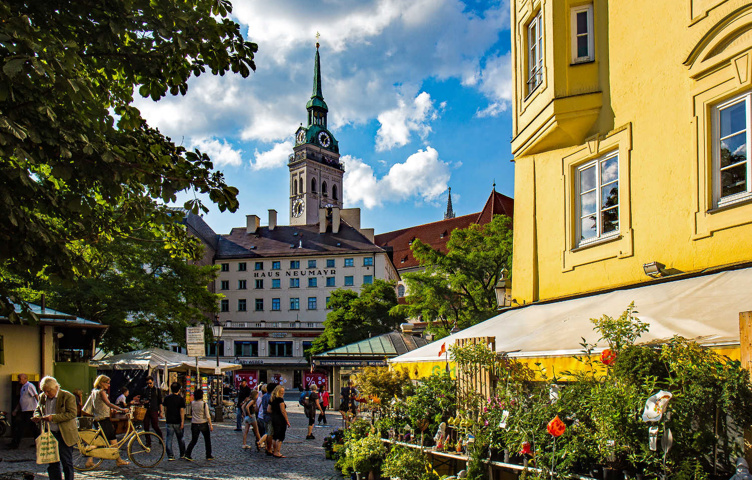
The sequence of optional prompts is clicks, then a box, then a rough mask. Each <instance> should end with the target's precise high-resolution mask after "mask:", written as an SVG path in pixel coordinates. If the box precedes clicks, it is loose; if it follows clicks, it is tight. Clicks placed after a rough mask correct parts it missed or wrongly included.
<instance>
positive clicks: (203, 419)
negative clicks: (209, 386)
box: [185, 388, 214, 461]
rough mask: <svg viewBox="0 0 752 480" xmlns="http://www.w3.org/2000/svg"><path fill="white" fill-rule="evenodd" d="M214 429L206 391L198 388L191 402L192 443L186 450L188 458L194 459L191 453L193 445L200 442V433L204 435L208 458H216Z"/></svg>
mask: <svg viewBox="0 0 752 480" xmlns="http://www.w3.org/2000/svg"><path fill="white" fill-rule="evenodd" d="M212 431H214V427H213V426H212V423H211V415H210V414H209V405H208V404H207V403H206V402H205V401H204V391H203V390H201V389H200V388H197V389H196V391H195V392H194V393H193V401H192V402H191V443H189V444H188V448H187V449H186V451H185V459H186V460H189V461H193V458H191V453H192V452H193V447H195V446H196V442H198V436H199V434H202V435H203V436H204V447H205V448H206V459H207V460H214V457H212V446H211V432H212Z"/></svg>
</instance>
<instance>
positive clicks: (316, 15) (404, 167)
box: [136, 0, 514, 233]
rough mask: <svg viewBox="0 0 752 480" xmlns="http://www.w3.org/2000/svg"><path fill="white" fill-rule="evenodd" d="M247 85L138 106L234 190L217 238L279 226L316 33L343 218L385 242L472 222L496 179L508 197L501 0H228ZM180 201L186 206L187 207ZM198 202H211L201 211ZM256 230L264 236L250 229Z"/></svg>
mask: <svg viewBox="0 0 752 480" xmlns="http://www.w3.org/2000/svg"><path fill="white" fill-rule="evenodd" d="M232 3H233V14H232V16H233V19H234V20H235V21H237V22H238V23H240V25H241V28H242V31H243V33H244V35H245V36H246V38H247V39H248V40H251V41H253V42H256V43H257V44H258V46H259V51H258V54H257V56H256V66H257V70H256V72H254V73H252V74H251V76H250V77H248V78H246V79H243V78H241V77H240V76H237V75H226V76H224V77H213V76H211V75H202V76H201V77H199V78H194V79H192V80H191V81H190V83H189V89H188V94H187V95H186V96H178V97H167V98H164V99H162V100H161V101H159V102H152V101H151V100H148V99H139V100H137V102H136V106H137V107H138V108H140V109H141V112H142V114H143V115H144V117H145V118H146V119H147V121H148V122H149V124H150V125H152V126H156V127H158V128H159V129H160V130H161V131H162V132H163V133H165V134H166V135H168V136H170V137H171V138H172V139H173V140H174V141H176V143H179V144H183V145H185V146H186V147H189V148H193V147H197V148H199V149H200V150H202V151H204V152H206V153H208V154H209V155H210V156H211V157H212V160H213V161H214V165H215V167H216V168H218V169H220V170H222V171H223V172H224V174H225V177H226V179H227V182H228V183H229V184H231V185H234V186H236V187H237V188H238V189H239V190H240V194H239V200H240V208H239V210H238V211H237V212H236V213H235V214H230V213H220V212H219V211H218V210H217V209H216V208H212V210H211V212H210V213H209V214H207V215H205V217H204V218H205V220H206V221H207V222H208V223H209V225H211V226H212V228H214V230H215V231H217V232H218V233H229V231H230V229H231V228H232V227H239V226H243V225H245V215H250V214H256V215H259V216H260V217H261V218H262V219H266V217H267V210H268V209H270V208H273V209H276V210H277V211H278V212H279V218H280V223H283V224H286V223H288V222H287V219H288V218H289V201H288V195H289V191H288V185H289V181H288V169H287V157H288V155H289V154H290V153H292V146H293V134H294V132H295V130H296V129H297V128H298V126H299V125H300V123H302V122H305V120H306V110H305V104H306V102H307V101H308V99H309V98H310V96H311V90H312V84H313V61H314V53H315V42H316V33H317V32H319V33H320V34H321V37H320V40H319V42H320V44H321V48H320V54H321V69H322V84H323V92H324V98H325V100H326V102H327V104H328V106H329V128H330V130H331V131H332V132H333V133H334V135H335V137H336V138H337V140H338V141H339V145H340V153H341V155H342V160H343V162H344V163H345V169H346V173H345V184H344V202H345V207H360V208H361V211H362V225H363V227H366V228H375V229H376V232H377V233H383V232H387V231H391V230H396V229H399V228H404V227H407V226H411V225H416V224H421V223H428V222H433V221H436V220H441V219H442V218H443V216H442V215H443V212H444V210H445V208H446V198H447V187H452V203H453V204H454V209H455V212H456V213H457V215H463V214H467V213H472V212H476V211H479V210H480V209H481V208H482V206H483V203H484V202H485V200H486V198H487V197H488V195H489V193H490V192H491V186H492V183H493V182H494V180H495V181H496V184H497V187H496V189H497V191H499V192H501V193H504V194H506V195H509V196H510V197H511V196H513V193H514V186H513V179H514V173H513V165H512V163H511V162H510V159H511V153H510V146H509V142H510V140H511V114H510V101H511V67H510V60H509V42H510V32H509V3H508V1H506V0H505V1H501V2H495V1H473V0H466V1H458V0H324V1H311V0H277V1H275V2H261V1H253V0H234V1H233V2H232ZM191 195H192V194H191ZM207 203H209V202H207ZM262 223H264V222H263V221H262Z"/></svg>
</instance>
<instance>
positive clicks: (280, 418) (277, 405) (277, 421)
mask: <svg viewBox="0 0 752 480" xmlns="http://www.w3.org/2000/svg"><path fill="white" fill-rule="evenodd" d="M271 398H272V400H271V402H269V407H268V410H267V411H268V412H269V413H270V414H271V417H272V427H273V430H274V433H272V438H273V439H274V456H275V457H276V458H285V456H284V455H282V453H281V452H280V451H281V450H282V442H284V441H285V433H286V432H287V427H289V426H290V420H289V419H288V418H287V405H286V404H285V387H283V386H282V385H279V386H278V387H277V388H275V389H274V392H273V393H272V397H271Z"/></svg>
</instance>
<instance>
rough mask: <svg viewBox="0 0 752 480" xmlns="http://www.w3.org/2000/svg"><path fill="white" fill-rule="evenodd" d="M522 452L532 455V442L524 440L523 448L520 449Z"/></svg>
mask: <svg viewBox="0 0 752 480" xmlns="http://www.w3.org/2000/svg"><path fill="white" fill-rule="evenodd" d="M520 453H521V454H522V455H531V454H532V453H533V449H532V448H531V446H530V442H522V450H520Z"/></svg>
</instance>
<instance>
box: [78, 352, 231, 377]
mask: <svg viewBox="0 0 752 480" xmlns="http://www.w3.org/2000/svg"><path fill="white" fill-rule="evenodd" d="M89 363H90V364H91V365H92V366H94V367H96V368H97V369H98V370H149V371H151V370H152V369H155V368H165V367H166V368H167V369H168V370H172V371H178V372H187V371H193V372H195V371H196V358H195V357H189V356H188V355H184V354H182V353H177V352H170V351H168V350H162V349H161V348H149V349H146V350H136V351H133V352H128V353H121V354H119V355H113V356H111V357H107V358H103V359H100V360H94V361H91V362H89ZM216 366H217V362H216V360H208V359H203V360H202V359H199V361H198V368H199V370H201V373H208V374H213V373H214V369H215V368H216ZM219 368H220V369H221V370H222V371H223V372H231V371H233V370H240V369H241V368H243V366H242V365H238V364H236V363H226V362H219Z"/></svg>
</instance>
